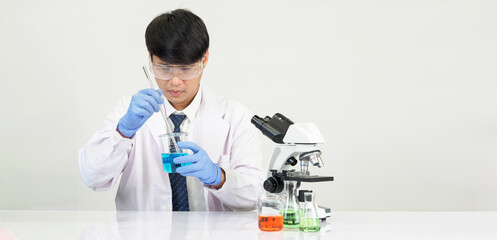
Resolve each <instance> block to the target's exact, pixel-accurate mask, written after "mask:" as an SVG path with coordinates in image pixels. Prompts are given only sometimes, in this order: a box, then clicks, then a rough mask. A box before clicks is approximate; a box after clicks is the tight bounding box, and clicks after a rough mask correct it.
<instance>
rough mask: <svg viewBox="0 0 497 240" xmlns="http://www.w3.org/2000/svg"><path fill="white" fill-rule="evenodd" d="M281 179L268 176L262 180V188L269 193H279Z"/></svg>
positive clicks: (281, 185)
mask: <svg viewBox="0 0 497 240" xmlns="http://www.w3.org/2000/svg"><path fill="white" fill-rule="evenodd" d="M283 186H284V184H283V181H282V180H281V179H279V178H275V177H269V178H268V179H266V181H264V190H266V191H268V192H270V193H280V192H281V191H283Z"/></svg>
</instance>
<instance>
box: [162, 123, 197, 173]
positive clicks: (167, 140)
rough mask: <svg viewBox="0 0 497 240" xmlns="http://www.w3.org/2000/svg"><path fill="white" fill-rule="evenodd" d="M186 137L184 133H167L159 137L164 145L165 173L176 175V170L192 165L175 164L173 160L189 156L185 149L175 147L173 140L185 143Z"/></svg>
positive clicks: (163, 161)
mask: <svg viewBox="0 0 497 240" xmlns="http://www.w3.org/2000/svg"><path fill="white" fill-rule="evenodd" d="M185 136H186V133H183V132H175V133H166V134H162V135H159V138H160V140H161V143H162V165H163V167H164V171H166V172H168V173H175V172H176V168H179V167H182V166H186V165H190V164H192V163H181V164H175V163H174V162H173V160H174V159H175V158H176V157H179V156H185V155H188V153H187V152H185V151H184V150H183V149H180V148H178V147H177V146H174V143H173V138H174V139H175V140H176V142H181V141H183V138H184V137H185Z"/></svg>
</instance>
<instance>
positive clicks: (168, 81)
mask: <svg viewBox="0 0 497 240" xmlns="http://www.w3.org/2000/svg"><path fill="white" fill-rule="evenodd" d="M145 39H146V45H147V49H148V51H149V53H150V61H151V64H150V65H151V67H150V68H151V72H152V73H153V75H154V77H155V80H156V82H157V84H158V86H159V88H160V90H154V89H144V90H141V91H139V92H138V93H136V94H135V95H133V97H132V98H131V100H129V99H128V100H123V101H121V102H120V104H118V105H117V106H116V107H115V108H114V109H113V110H112V111H111V113H110V114H109V116H108V117H107V118H106V120H105V127H104V128H103V129H102V130H101V131H98V132H97V133H95V134H94V135H93V136H92V137H91V139H90V140H89V141H88V143H87V144H86V145H85V146H84V147H83V148H82V149H81V150H80V151H79V169H80V173H81V177H82V178H83V181H84V183H85V184H86V185H87V186H88V187H90V188H92V189H93V190H95V191H99V190H107V189H110V188H111V187H112V186H113V185H114V184H115V183H116V182H117V181H118V179H119V176H120V175H121V174H122V177H121V181H120V184H119V189H118V192H117V196H116V208H117V210H153V211H157V210H174V211H206V210H211V211H239V210H253V209H255V206H256V202H257V197H258V195H259V193H260V191H261V186H262V176H263V173H262V170H261V167H260V164H261V157H262V156H261V155H262V154H261V150H260V142H259V135H258V133H257V131H256V128H255V127H253V126H252V125H251V123H250V119H251V116H252V114H251V113H250V112H249V111H248V110H247V109H246V108H245V107H244V106H242V105H241V104H239V103H237V102H235V101H232V100H228V99H226V98H220V97H217V96H216V95H214V94H213V93H212V92H210V91H209V90H208V89H206V88H205V87H204V86H202V85H201V83H200V80H201V78H202V73H203V69H204V68H205V67H206V65H207V62H208V60H209V50H208V48H209V35H208V33H207V29H206V27H205V25H204V23H203V21H202V20H201V19H200V18H199V17H198V16H196V15H195V14H193V13H191V12H190V11H187V10H183V9H178V10H174V11H172V12H168V13H165V14H162V15H160V16H158V17H156V18H155V19H154V20H153V21H152V22H151V23H150V24H149V25H148V27H147V30H146V32H145ZM140 81H144V80H140ZM162 94H163V95H164V96H165V97H166V99H167V101H165V102H163V101H162V99H161V95H162ZM160 104H164V105H165V108H166V113H167V115H168V121H169V124H170V126H174V128H175V131H178V130H179V131H181V132H186V133H187V134H188V135H187V138H188V140H189V141H190V142H179V143H178V147H180V148H182V149H190V150H191V151H192V152H193V154H191V155H188V156H183V157H177V158H175V159H174V162H175V163H186V162H189V163H192V164H191V165H189V166H183V167H180V168H178V169H177V172H178V173H173V174H168V173H167V172H165V171H164V170H163V166H162V159H161V152H162V151H163V149H161V147H160V146H161V144H160V140H159V138H158V136H159V135H161V134H163V133H165V132H166V125H165V123H164V120H163V118H162V116H161V115H160V114H154V113H157V112H158V111H159V105H160Z"/></svg>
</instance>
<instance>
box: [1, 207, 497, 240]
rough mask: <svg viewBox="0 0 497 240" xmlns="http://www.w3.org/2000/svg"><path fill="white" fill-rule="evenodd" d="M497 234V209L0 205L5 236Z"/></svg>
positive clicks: (427, 236) (377, 236) (457, 236)
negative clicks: (261, 211)
mask: <svg viewBox="0 0 497 240" xmlns="http://www.w3.org/2000/svg"><path fill="white" fill-rule="evenodd" d="M14 239H15V240H18V239H21V240H23V239H37V240H38V239H79V240H83V239H87V240H88V239H92V240H93V239H140V240H141V239H162V240H164V239H216V240H218V239H219V240H221V239H259V240H269V239H271V240H273V239H309V240H310V239H313V240H314V239H334V240H338V239H369V240H371V239H382V240H385V239H416V240H419V239H437V240H440V239H451V240H455V239H492V240H496V239H497V212H335V213H333V215H332V219H331V221H330V224H327V225H323V228H322V229H321V231H320V232H317V233H302V232H298V231H295V230H283V231H280V232H262V231H260V230H259V229H258V227H257V215H256V213H254V212H238V213H234V212H226V213H223V212H103V211H48V210H47V211H0V240H14Z"/></svg>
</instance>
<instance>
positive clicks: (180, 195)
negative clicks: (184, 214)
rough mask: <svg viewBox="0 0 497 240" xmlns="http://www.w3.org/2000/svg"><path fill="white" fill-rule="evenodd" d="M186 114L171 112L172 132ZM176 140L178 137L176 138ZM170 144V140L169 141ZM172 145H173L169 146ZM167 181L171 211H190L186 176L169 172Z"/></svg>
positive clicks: (177, 128) (177, 127)
mask: <svg viewBox="0 0 497 240" xmlns="http://www.w3.org/2000/svg"><path fill="white" fill-rule="evenodd" d="M185 117H186V115H177V114H171V115H170V116H169V118H170V119H171V120H172V121H173V124H174V130H173V132H179V127H180V125H181V123H182V122H183V120H185ZM176 140H178V139H176ZM170 145H172V141H171V143H170ZM170 147H173V148H174V146H170ZM169 182H171V193H172V203H173V211H190V206H189V205H188V190H187V188H186V177H185V176H182V175H181V174H179V173H169Z"/></svg>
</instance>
